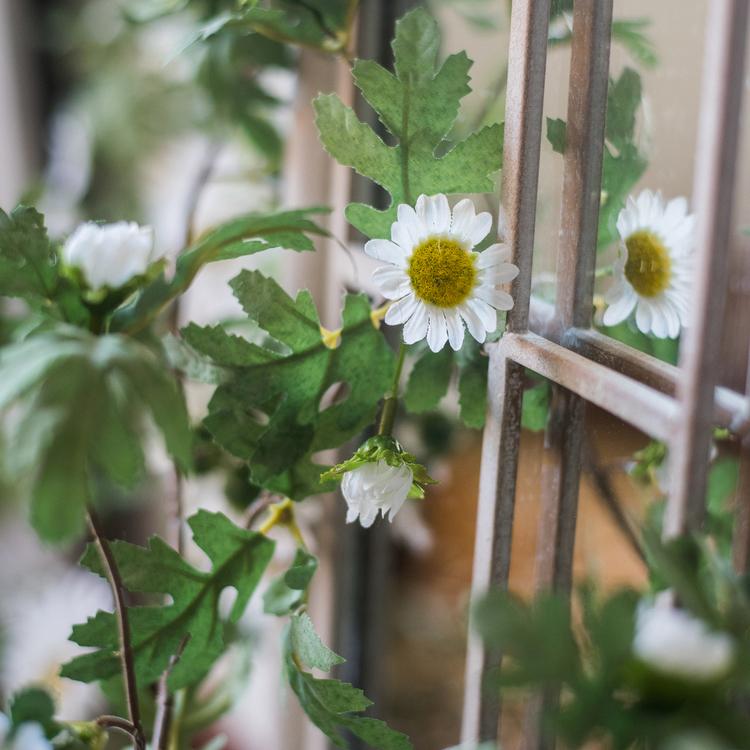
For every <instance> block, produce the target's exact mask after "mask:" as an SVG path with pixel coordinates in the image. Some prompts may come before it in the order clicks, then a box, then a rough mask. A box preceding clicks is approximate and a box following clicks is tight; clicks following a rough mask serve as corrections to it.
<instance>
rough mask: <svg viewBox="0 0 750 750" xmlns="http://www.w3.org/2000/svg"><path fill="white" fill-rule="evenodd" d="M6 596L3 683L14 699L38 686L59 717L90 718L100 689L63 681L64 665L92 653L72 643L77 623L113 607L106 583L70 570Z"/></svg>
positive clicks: (0, 616) (1, 618) (1, 619)
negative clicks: (101, 610)
mask: <svg viewBox="0 0 750 750" xmlns="http://www.w3.org/2000/svg"><path fill="white" fill-rule="evenodd" d="M16 590H17V592H18V593H17V594H16V593H14V594H13V595H11V594H9V593H6V594H5V595H4V597H3V601H2V603H1V605H0V606H1V608H2V609H1V610H0V627H2V633H3V650H2V661H0V685H1V686H2V690H3V692H4V693H5V694H7V695H10V694H13V693H15V692H17V691H18V690H21V689H22V688H25V687H29V686H32V685H38V686H40V687H42V688H45V689H46V690H48V691H49V692H50V694H51V695H52V696H53V698H54V701H55V706H56V708H57V717H58V718H60V719H65V720H71V721H73V720H75V721H78V720H81V719H84V718H88V717H89V716H90V715H91V714H92V713H93V712H94V711H95V710H96V709H97V707H98V704H99V702H100V700H101V693H100V691H99V688H98V687H97V686H96V685H86V684H84V683H82V682H76V681H74V680H68V679H65V678H63V677H60V675H59V671H60V667H61V666H62V664H64V663H65V662H67V661H69V660H70V659H72V658H73V657H74V656H78V655H80V654H82V653H85V651H87V650H88V649H82V648H81V647H80V646H78V645H76V644H74V643H73V642H72V641H69V640H68V637H69V636H70V633H71V630H72V628H73V625H76V624H78V623H82V622H85V621H86V619H87V618H88V617H91V616H93V615H95V614H96V612H97V610H99V609H105V610H106V609H111V603H112V597H111V594H110V592H109V587H108V586H107V584H106V583H105V582H104V581H103V580H101V579H100V578H98V577H97V576H95V575H93V574H92V573H86V572H84V571H82V570H68V571H66V572H65V573H64V574H63V575H61V576H59V577H57V578H56V579H54V580H48V581H45V583H44V584H43V586H42V587H41V588H40V587H35V586H34V585H33V584H30V585H28V586H24V587H23V588H20V587H19V588H17V589H16Z"/></svg>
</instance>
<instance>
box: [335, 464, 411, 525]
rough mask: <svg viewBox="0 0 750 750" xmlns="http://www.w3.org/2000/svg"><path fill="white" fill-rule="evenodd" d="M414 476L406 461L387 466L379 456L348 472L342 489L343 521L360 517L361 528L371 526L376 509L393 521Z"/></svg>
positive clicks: (350, 520)
mask: <svg viewBox="0 0 750 750" xmlns="http://www.w3.org/2000/svg"><path fill="white" fill-rule="evenodd" d="M413 480H414V476H413V474H412V471H411V469H410V468H409V467H408V466H407V465H406V464H400V465H399V466H390V465H389V464H387V463H386V462H385V461H383V460H382V459H381V460H380V461H374V462H370V463H365V464H362V465H361V466H359V467H357V468H356V469H352V470H351V471H347V472H346V473H345V474H344V477H343V479H342V480H341V491H342V493H343V495H344V499H345V500H346V504H347V505H348V506H349V509H348V511H347V513H346V522H347V523H352V521H356V520H357V519H358V518H359V522H360V523H361V524H362V526H363V527H364V528H368V527H370V526H372V524H373V522H374V521H375V519H376V518H377V515H378V512H381V513H382V514H383V517H384V518H385V516H386V514H388V519H389V520H390V521H393V517H394V516H395V515H396V513H398V512H399V510H401V506H402V505H403V504H404V502H405V501H406V498H407V496H408V494H409V491H410V490H411V486H412V482H413Z"/></svg>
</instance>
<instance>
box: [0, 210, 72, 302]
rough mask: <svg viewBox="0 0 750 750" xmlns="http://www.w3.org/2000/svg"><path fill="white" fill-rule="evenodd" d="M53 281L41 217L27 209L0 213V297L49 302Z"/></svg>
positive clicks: (52, 262)
mask: <svg viewBox="0 0 750 750" xmlns="http://www.w3.org/2000/svg"><path fill="white" fill-rule="evenodd" d="M57 280H58V268H57V255H56V253H55V250H54V247H53V245H52V243H51V242H50V240H49V237H48V236H47V229H46V227H45V226H44V217H43V216H42V215H41V214H40V213H39V212H38V211H36V210H35V209H33V208H30V207H29V206H17V207H16V208H15V209H13V211H12V212H11V214H10V216H8V214H6V213H5V212H3V211H2V210H0V297H22V298H23V299H25V300H26V301H28V302H30V303H32V304H34V305H42V304H44V303H45V302H47V301H51V300H52V299H53V297H54V294H55V287H56V285H57Z"/></svg>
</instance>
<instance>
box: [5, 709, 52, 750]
mask: <svg viewBox="0 0 750 750" xmlns="http://www.w3.org/2000/svg"><path fill="white" fill-rule="evenodd" d="M9 732H10V719H8V717H7V716H6V715H5V714H3V713H0V747H1V748H3V750H52V743H51V742H50V741H49V740H48V739H47V738H46V737H45V736H44V730H43V729H42V727H41V726H40V725H39V724H35V723H33V722H26V723H24V724H21V726H19V727H18V729H16V731H15V733H14V735H13V739H12V740H10V742H8V733H9Z"/></svg>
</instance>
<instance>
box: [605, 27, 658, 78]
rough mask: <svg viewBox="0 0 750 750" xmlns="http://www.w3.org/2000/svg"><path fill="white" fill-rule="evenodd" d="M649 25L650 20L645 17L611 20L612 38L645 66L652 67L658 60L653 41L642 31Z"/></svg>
mask: <svg viewBox="0 0 750 750" xmlns="http://www.w3.org/2000/svg"><path fill="white" fill-rule="evenodd" d="M650 25H651V21H650V20H649V19H647V18H632V19H630V18H628V19H623V18H620V19H615V20H614V21H613V22H612V38H613V39H616V40H617V41H618V42H619V43H620V44H622V45H623V46H624V47H625V48H626V49H627V50H628V52H630V54H631V55H632V56H633V57H634V58H635V59H636V60H637V61H638V62H640V63H641V65H645V66H646V67H647V68H653V67H655V66H656V64H657V63H658V62H659V58H658V56H657V54H656V50H655V48H654V43H653V41H652V40H651V39H649V38H648V37H647V36H646V35H645V34H644V33H643V31H644V29H645V28H647V27H648V26H650Z"/></svg>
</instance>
